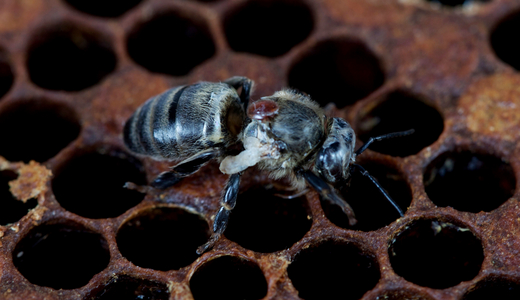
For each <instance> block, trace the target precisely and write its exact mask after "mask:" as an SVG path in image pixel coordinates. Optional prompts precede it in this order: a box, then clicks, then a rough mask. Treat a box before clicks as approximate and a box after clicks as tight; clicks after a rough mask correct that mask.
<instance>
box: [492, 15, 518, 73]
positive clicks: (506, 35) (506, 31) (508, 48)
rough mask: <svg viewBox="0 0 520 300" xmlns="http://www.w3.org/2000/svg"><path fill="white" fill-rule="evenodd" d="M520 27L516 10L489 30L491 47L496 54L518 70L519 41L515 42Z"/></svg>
mask: <svg viewBox="0 0 520 300" xmlns="http://www.w3.org/2000/svg"><path fill="white" fill-rule="evenodd" d="M518 28H520V12H519V11H516V12H514V13H512V14H510V15H509V16H507V17H506V18H504V19H503V20H502V21H500V22H499V23H498V25H497V26H496V27H495V29H494V30H493V31H492V32H491V47H493V50H495V53H496V55H497V56H498V58H500V59H501V60H502V61H504V62H505V63H507V64H509V65H510V66H511V67H513V68H515V69H516V70H520V55H518V53H520V43H517V42H516V37H517V32H518Z"/></svg>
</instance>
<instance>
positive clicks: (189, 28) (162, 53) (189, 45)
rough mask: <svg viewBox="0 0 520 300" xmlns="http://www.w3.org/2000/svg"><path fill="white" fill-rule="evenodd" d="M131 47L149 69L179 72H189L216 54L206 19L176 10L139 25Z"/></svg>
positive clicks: (131, 52)
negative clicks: (186, 14)
mask: <svg viewBox="0 0 520 300" xmlns="http://www.w3.org/2000/svg"><path fill="white" fill-rule="evenodd" d="M127 47H128V53H129V54H130V56H131V57H132V59H133V60H134V61H135V62H136V63H138V64H140V65H141V66H143V67H145V68H146V69H148V70H149V71H152V72H157V73H165V74H169V75H175V76H183V75H186V74H188V72H190V71H191V70H192V69H193V68H194V67H196V66H197V65H199V64H201V63H202V62H204V61H205V60H207V59H208V58H210V57H212V56H213V54H215V45H214V44H213V41H212V38H211V36H210V33H209V30H208V28H207V25H206V24H205V22H204V21H203V20H201V19H200V18H198V17H196V16H192V17H190V18H188V17H186V16H182V15H180V14H177V13H173V12H170V13H165V14H163V15H160V16H157V17H155V18H153V19H152V20H151V21H149V22H146V23H144V24H141V25H139V26H138V27H137V28H135V29H134V30H133V32H132V33H130V35H129V36H128V41H127Z"/></svg>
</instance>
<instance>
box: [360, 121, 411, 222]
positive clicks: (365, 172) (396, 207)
mask: <svg viewBox="0 0 520 300" xmlns="http://www.w3.org/2000/svg"><path fill="white" fill-rule="evenodd" d="M412 130H413V129H412ZM351 166H352V167H354V168H355V169H357V170H358V171H359V172H360V173H361V174H362V175H363V176H366V177H368V179H370V180H371V181H372V183H373V184H374V185H375V186H376V187H377V189H378V190H379V191H380V192H381V194H383V196H385V198H386V200H388V202H390V204H392V205H393V206H394V208H395V210H397V212H398V213H399V216H401V217H402V216H404V213H403V210H402V209H401V208H400V207H399V205H397V203H395V202H394V200H393V199H392V198H390V195H388V193H387V192H386V191H385V190H384V189H383V187H382V186H381V185H380V184H379V182H377V180H376V179H375V178H374V177H372V175H370V174H369V173H368V171H367V170H365V168H363V167H362V166H360V165H358V164H351Z"/></svg>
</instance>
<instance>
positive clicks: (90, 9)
mask: <svg viewBox="0 0 520 300" xmlns="http://www.w3.org/2000/svg"><path fill="white" fill-rule="evenodd" d="M65 2H67V3H68V4H69V5H70V6H72V7H74V8H76V9H77V10H79V11H82V12H84V13H87V14H90V15H94V16H99V17H109V18H114V17H119V16H120V15H122V14H124V13H125V12H127V11H128V10H130V9H132V8H133V7H134V6H136V5H137V4H139V3H140V2H141V0H111V1H106V0H89V1H84V0H65Z"/></svg>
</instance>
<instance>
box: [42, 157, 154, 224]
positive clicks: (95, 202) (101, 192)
mask: <svg viewBox="0 0 520 300" xmlns="http://www.w3.org/2000/svg"><path fill="white" fill-rule="evenodd" d="M55 174H56V175H55V177H54V179H53V180H52V190H53V191H54V195H55V196H56V200H57V201H58V202H59V203H60V205H61V206H62V207H63V208H65V209H66V210H68V211H70V212H73V213H75V214H78V215H80V216H83V217H87V218H93V219H99V218H114V217H117V216H119V215H120V214H122V213H124V212H125V211H126V210H128V209H129V208H131V207H133V206H135V205H137V204H138V203H139V202H141V200H143V198H144V195H143V194H141V193H139V192H137V191H133V190H129V189H125V188H124V187H123V185H124V184H125V183H126V182H133V183H136V184H145V183H146V179H145V176H144V173H143V172H142V166H141V164H140V162H139V161H138V160H137V159H135V158H133V157H131V156H129V155H127V154H125V153H124V152H120V151H115V152H114V153H111V154H102V153H99V152H90V153H84V154H82V155H78V156H77V157H74V158H72V159H71V160H70V161H68V162H65V163H64V164H63V165H62V166H60V167H59V168H58V170H57V171H56V172H55Z"/></svg>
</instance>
